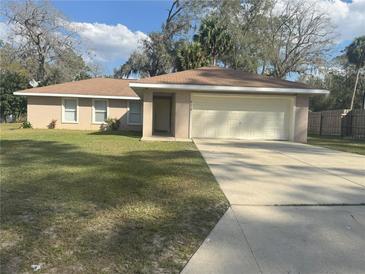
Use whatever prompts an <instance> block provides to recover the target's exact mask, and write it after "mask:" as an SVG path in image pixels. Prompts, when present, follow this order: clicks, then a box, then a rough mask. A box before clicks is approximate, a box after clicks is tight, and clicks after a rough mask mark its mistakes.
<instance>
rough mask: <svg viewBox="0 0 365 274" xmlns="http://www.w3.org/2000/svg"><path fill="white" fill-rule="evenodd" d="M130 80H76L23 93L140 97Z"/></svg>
mask: <svg viewBox="0 0 365 274" xmlns="http://www.w3.org/2000/svg"><path fill="white" fill-rule="evenodd" d="M129 82H130V80H122V79H112V78H92V79H86V80H80V81H75V82H67V83H62V84H56V85H50V86H45V87H37V88H30V89H25V90H22V91H21V92H22V93H60V94H73V95H74V94H75V95H91V96H92V95H94V96H126V97H138V96H137V94H136V93H135V92H134V91H133V90H132V89H131V88H130V87H129Z"/></svg>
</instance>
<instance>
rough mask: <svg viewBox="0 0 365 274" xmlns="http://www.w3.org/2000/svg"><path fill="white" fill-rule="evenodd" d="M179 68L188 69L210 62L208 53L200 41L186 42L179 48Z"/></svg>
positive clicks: (179, 69) (180, 69)
mask: <svg viewBox="0 0 365 274" xmlns="http://www.w3.org/2000/svg"><path fill="white" fill-rule="evenodd" d="M176 55H177V56H176V57H177V58H176V59H177V70H178V71H182V70H188V69H195V68H199V67H203V66H206V65H208V64H209V60H208V58H207V54H206V53H205V52H204V50H203V48H202V46H201V45H200V43H198V42H191V43H189V42H185V43H183V44H182V45H181V46H180V47H179V48H178V50H177V54H176Z"/></svg>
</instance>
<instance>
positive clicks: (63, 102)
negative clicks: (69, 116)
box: [61, 97, 79, 124]
mask: <svg viewBox="0 0 365 274" xmlns="http://www.w3.org/2000/svg"><path fill="white" fill-rule="evenodd" d="M65 100H75V101H76V121H66V119H65ZM61 116H62V119H61V122H62V124H78V123H79V99H78V98H74V97H73V98H69V97H63V98H62V115H61Z"/></svg>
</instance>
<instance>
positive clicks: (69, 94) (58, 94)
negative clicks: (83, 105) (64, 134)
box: [13, 91, 141, 100]
mask: <svg viewBox="0 0 365 274" xmlns="http://www.w3.org/2000/svg"><path fill="white" fill-rule="evenodd" d="M13 94H14V95H22V96H41V97H69V98H97V99H124V100H141V98H139V97H134V96H108V95H85V94H71V93H37V92H21V91H15V92H13Z"/></svg>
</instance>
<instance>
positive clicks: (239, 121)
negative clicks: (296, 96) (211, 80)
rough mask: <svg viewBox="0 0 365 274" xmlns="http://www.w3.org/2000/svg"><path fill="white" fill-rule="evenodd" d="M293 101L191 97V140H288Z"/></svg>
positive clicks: (201, 95) (241, 96)
mask: <svg viewBox="0 0 365 274" xmlns="http://www.w3.org/2000/svg"><path fill="white" fill-rule="evenodd" d="M292 112H293V97H284V96H269V95H268V96H264V95H261V96H251V95H232V96H229V95H208V94H192V113H191V137H193V138H194V137H195V138H238V139H263V140H265V139H266V140H288V139H289V136H290V133H291V131H292Z"/></svg>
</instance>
